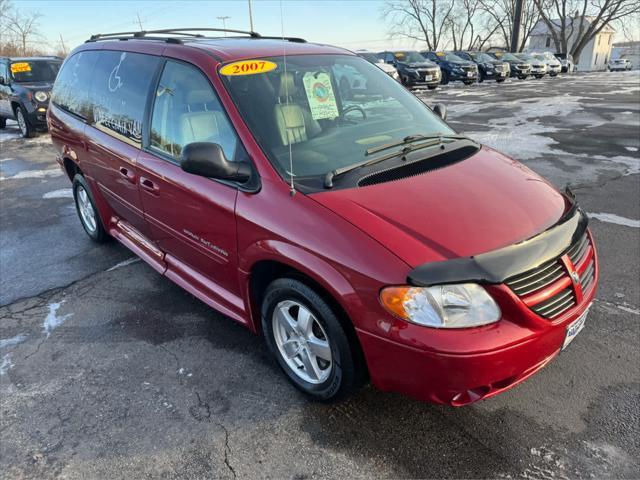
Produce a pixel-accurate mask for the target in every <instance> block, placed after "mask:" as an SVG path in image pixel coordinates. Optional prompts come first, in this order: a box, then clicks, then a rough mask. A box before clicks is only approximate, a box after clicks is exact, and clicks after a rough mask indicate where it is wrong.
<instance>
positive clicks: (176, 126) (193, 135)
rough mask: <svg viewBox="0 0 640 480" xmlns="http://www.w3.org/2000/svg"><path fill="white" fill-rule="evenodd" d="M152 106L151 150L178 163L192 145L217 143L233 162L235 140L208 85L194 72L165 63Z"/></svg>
mask: <svg viewBox="0 0 640 480" xmlns="http://www.w3.org/2000/svg"><path fill="white" fill-rule="evenodd" d="M155 96H156V98H155V103H154V106H153V116H152V118H151V141H150V144H151V147H152V148H155V149H158V150H161V151H162V152H165V153H167V154H169V155H170V156H172V157H174V158H176V159H178V158H179V157H180V154H181V153H182V149H183V148H184V147H185V146H186V145H188V144H190V143H194V142H211V143H217V144H219V145H220V146H221V147H222V150H223V151H224V154H225V156H226V157H227V159H228V160H234V156H235V153H236V143H237V137H236V134H235V132H234V131H233V128H232V127H231V124H230V123H229V120H228V119H227V116H226V115H225V113H224V111H223V110H222V106H221V105H220V102H219V101H218V98H217V96H216V94H215V93H214V91H213V89H212V88H211V85H210V84H209V81H208V80H207V79H206V77H205V76H204V75H203V74H202V72H200V71H199V70H198V69H197V68H195V67H191V66H188V65H185V64H183V63H179V62H173V61H167V63H166V65H165V67H164V71H163V72H162V76H161V77H160V82H159V84H158V89H157V90H156V95H155Z"/></svg>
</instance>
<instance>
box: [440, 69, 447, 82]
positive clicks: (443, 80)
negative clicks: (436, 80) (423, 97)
mask: <svg viewBox="0 0 640 480" xmlns="http://www.w3.org/2000/svg"><path fill="white" fill-rule="evenodd" d="M440 83H441V84H442V85H447V84H448V83H449V74H448V73H447V71H446V70H443V71H442V79H441V80H440Z"/></svg>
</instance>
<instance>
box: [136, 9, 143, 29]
mask: <svg viewBox="0 0 640 480" xmlns="http://www.w3.org/2000/svg"><path fill="white" fill-rule="evenodd" d="M136 17H138V25H140V31H143V30H144V28H143V27H142V20H140V14H139V13H136Z"/></svg>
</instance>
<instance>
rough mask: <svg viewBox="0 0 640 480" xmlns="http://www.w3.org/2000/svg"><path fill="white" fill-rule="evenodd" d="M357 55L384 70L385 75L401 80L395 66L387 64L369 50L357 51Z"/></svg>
mask: <svg viewBox="0 0 640 480" xmlns="http://www.w3.org/2000/svg"><path fill="white" fill-rule="evenodd" d="M356 55H358V56H359V57H362V58H364V59H365V60H367V61H368V62H371V63H373V64H374V65H375V66H376V67H378V68H379V69H380V70H382V71H383V72H384V73H386V74H387V75H389V76H390V77H391V78H393V79H394V80H398V81H399V80H400V75H399V74H398V69H397V68H396V67H394V66H393V65H390V64H388V63H385V62H384V60H382V59H381V58H379V57H378V54H377V53H375V52H370V51H368V50H358V51H356Z"/></svg>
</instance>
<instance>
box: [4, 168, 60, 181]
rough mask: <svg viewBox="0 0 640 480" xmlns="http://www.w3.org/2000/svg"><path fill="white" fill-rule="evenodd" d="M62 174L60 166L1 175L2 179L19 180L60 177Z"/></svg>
mask: <svg viewBox="0 0 640 480" xmlns="http://www.w3.org/2000/svg"><path fill="white" fill-rule="evenodd" d="M60 175H62V170H60V169H59V168H54V169H48V170H23V171H22V172H18V173H16V174H15V175H13V176H11V177H0V181H4V180H19V179H23V178H47V177H59V176H60Z"/></svg>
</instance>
